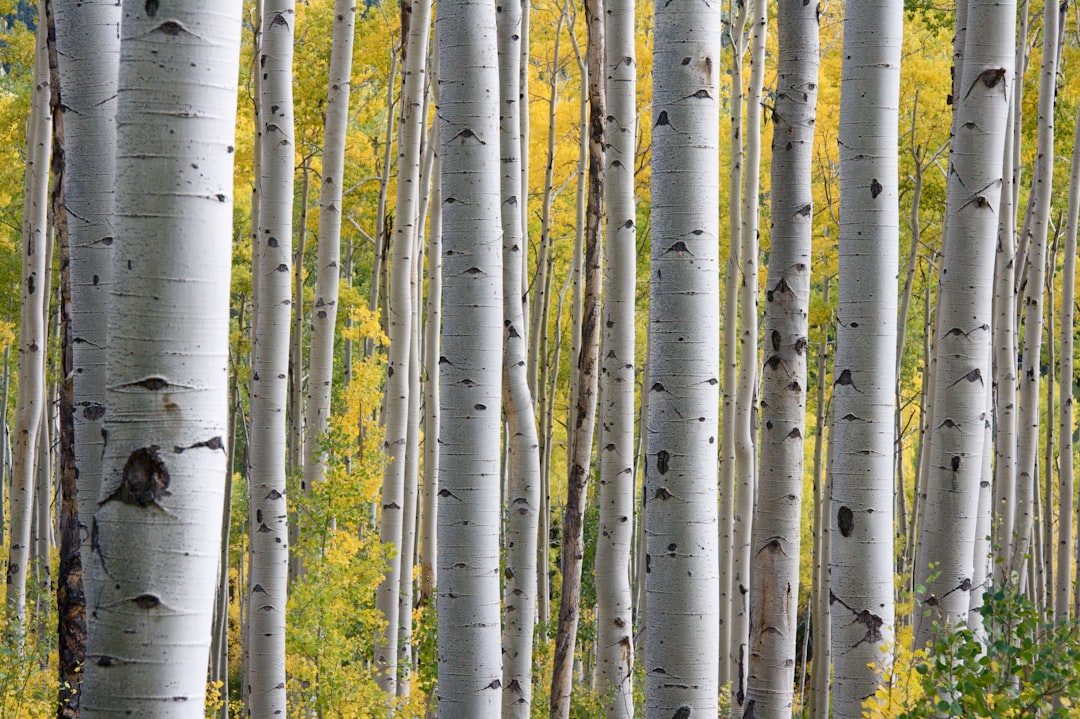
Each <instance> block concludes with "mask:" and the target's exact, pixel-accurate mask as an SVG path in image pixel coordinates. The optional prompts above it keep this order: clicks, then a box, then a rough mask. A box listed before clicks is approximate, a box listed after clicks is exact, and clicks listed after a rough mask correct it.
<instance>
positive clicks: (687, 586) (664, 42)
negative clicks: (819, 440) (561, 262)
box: [644, 2, 752, 719]
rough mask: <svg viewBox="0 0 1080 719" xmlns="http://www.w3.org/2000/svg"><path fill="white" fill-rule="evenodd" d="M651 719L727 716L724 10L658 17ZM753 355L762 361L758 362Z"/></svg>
mask: <svg viewBox="0 0 1080 719" xmlns="http://www.w3.org/2000/svg"><path fill="white" fill-rule="evenodd" d="M655 17H656V41H655V49H654V59H653V63H654V64H653V106H652V110H653V120H652V122H653V168H652V239H651V255H652V260H651V268H650V279H649V298H650V312H649V325H648V331H649V357H648V367H649V380H648V382H649V386H648V387H647V388H646V389H645V391H646V392H647V393H648V395H649V398H648V402H649V409H648V420H647V429H646V432H647V439H646V442H647V449H646V460H645V461H646V473H645V497H644V501H645V522H646V526H645V531H646V535H647V539H646V576H645V591H646V594H647V597H648V598H647V602H648V612H647V614H646V619H645V622H646V627H645V628H646V636H645V667H646V677H645V716H646V717H648V718H649V719H660V718H661V717H662V718H663V719H669V718H670V717H672V716H681V717H689V716H698V715H699V714H700V715H701V716H716V713H717V694H718V691H719V687H718V684H717V675H718V670H719V663H718V659H719V658H718V649H717V644H718V640H719V607H718V600H719V589H720V586H719V583H720V582H719V564H718V551H717V550H718V548H717V506H716V499H717V497H716V481H717V450H718V446H717V441H718V439H719V429H720V428H719V426H718V425H719V422H718V419H719V417H718V411H719V400H720V395H719V389H720V388H719V384H720V382H719V374H720V367H719V358H720V318H719V308H720V302H719V300H720V288H719V235H720V218H719V212H718V203H719V170H720V168H719V157H718V153H717V146H718V145H719V140H720V131H719V112H720V105H719V74H720V66H719V57H718V55H717V54H716V53H718V52H719V49H720V39H721V32H722V30H721V10H720V7H719V5H718V4H708V3H691V4H686V5H682V6H676V5H673V4H671V3H663V2H658V3H657V4H656V7H655ZM747 356H752V355H747Z"/></svg>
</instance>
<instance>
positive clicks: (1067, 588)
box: [1054, 115, 1080, 624]
mask: <svg viewBox="0 0 1080 719" xmlns="http://www.w3.org/2000/svg"><path fill="white" fill-rule="evenodd" d="M1077 117H1078V120H1077V127H1078V128H1080V115H1078V116H1077ZM1078 215H1080V132H1077V133H1076V134H1075V135H1074V137H1073V151H1072V167H1071V171H1070V175H1069V205H1068V210H1067V213H1066V215H1065V265H1064V267H1063V268H1062V272H1061V287H1062V292H1061V357H1060V361H1061V377H1060V378H1059V384H1058V388H1059V391H1060V392H1061V409H1060V411H1061V414H1060V416H1059V418H1058V423H1059V431H1058V434H1059V435H1060V437H1061V448H1060V455H1059V460H1058V461H1059V462H1060V463H1061V465H1060V467H1059V469H1058V472H1059V475H1058V502H1059V503H1060V504H1059V507H1058V522H1059V525H1058V543H1057V586H1056V587H1055V588H1054V619H1055V621H1057V622H1058V623H1059V624H1064V623H1065V622H1066V621H1068V619H1069V613H1070V602H1071V590H1072V564H1073V558H1072V555H1071V552H1072V528H1073V507H1074V504H1075V499H1074V497H1073V492H1074V489H1075V479H1074V474H1073V460H1074V458H1073V437H1072V434H1073V357H1074V354H1073V318H1074V317H1075V311H1074V306H1073V303H1074V302H1075V300H1076V232H1077V221H1078Z"/></svg>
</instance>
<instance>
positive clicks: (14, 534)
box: [7, 0, 52, 627]
mask: <svg viewBox="0 0 1080 719" xmlns="http://www.w3.org/2000/svg"><path fill="white" fill-rule="evenodd" d="M39 5H40V8H41V9H40V10H39V17H41V18H42V19H44V17H45V12H44V7H45V3H44V1H43V0H42V2H40V3H39ZM45 28H46V24H45V23H44V22H41V23H39V24H38V32H37V38H36V40H35V51H34V89H33V91H32V92H33V94H32V97H31V100H30V103H31V104H30V120H29V122H28V124H27V130H26V174H25V182H24V184H23V193H24V194H23V219H22V275H21V280H20V283H19V284H20V287H21V289H22V300H21V310H20V313H19V340H18V349H19V387H18V393H17V395H16V400H15V427H14V431H13V434H14V441H13V443H12V444H13V447H12V458H11V494H10V495H9V497H8V501H9V512H10V514H9V516H10V522H11V524H10V536H9V542H10V543H9V545H8V563H7V616H8V620H9V621H10V622H11V624H12V626H16V627H23V625H24V623H25V622H26V581H27V571H28V569H29V565H30V554H31V546H30V541H31V531H30V525H31V523H32V520H33V510H34V477H35V475H34V468H35V462H36V459H37V444H38V434H39V428H40V425H41V416H42V407H43V406H44V404H45V364H44V362H43V360H42V357H43V356H44V351H45V348H47V346H48V336H47V334H46V332H47V328H46V325H45V316H44V306H43V304H42V301H41V296H42V293H47V292H48V291H49V289H48V287H47V286H46V285H45V276H46V265H45V257H46V254H47V252H46V245H47V243H48V226H47V225H48V219H47V216H48V207H49V156H50V153H51V151H52V118H51V116H50V114H49V94H50V92H51V88H50V84H49V55H48V48H47V46H46V42H45V32H46V30H45Z"/></svg>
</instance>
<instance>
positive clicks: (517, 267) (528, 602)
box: [496, 0, 540, 719]
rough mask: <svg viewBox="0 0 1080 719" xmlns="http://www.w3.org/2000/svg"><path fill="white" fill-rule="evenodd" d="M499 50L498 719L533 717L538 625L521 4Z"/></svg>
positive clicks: (513, 1) (509, 11)
mask: <svg viewBox="0 0 1080 719" xmlns="http://www.w3.org/2000/svg"><path fill="white" fill-rule="evenodd" d="M496 14H497V31H498V42H499V93H500V98H499V99H500V101H499V143H500V153H501V156H502V161H501V163H500V165H499V166H500V186H501V193H502V202H501V210H502V213H501V217H502V251H503V313H504V315H505V317H504V329H503V369H502V376H503V386H502V399H503V407H504V412H505V413H506V431H507V443H506V474H507V494H506V541H505V546H506V566H505V569H504V570H503V575H504V577H505V579H506V581H505V584H504V586H503V601H504V609H503V612H504V621H503V630H504V631H503V679H502V692H503V693H502V715H503V718H504V719H511V718H514V717H516V718H518V719H528V717H529V715H530V712H531V711H532V696H533V687H532V684H533V680H532V661H533V625H534V624H535V622H536V588H537V584H536V558H537V553H536V543H537V528H538V526H539V522H540V445H539V440H538V438H537V434H536V410H535V407H534V405H533V397H532V393H531V392H530V391H529V377H528V354H529V347H528V340H527V337H526V335H527V334H528V328H527V327H526V324H527V320H526V317H525V314H524V311H523V310H524V308H523V305H522V294H521V287H522V269H523V268H522V255H523V254H524V252H525V250H526V247H527V245H526V240H525V233H524V225H523V224H522V223H523V219H524V218H523V216H522V213H521V203H522V202H524V199H525V188H523V186H522V180H523V179H524V178H523V175H522V171H521V162H522V159H523V158H524V156H525V154H524V152H523V151H524V150H527V148H525V147H523V146H522V143H521V137H520V135H519V133H520V132H521V118H520V116H519V114H520V112H521V92H520V86H519V84H520V82H521V77H522V73H521V64H520V63H521V53H522V48H521V35H522V2H521V0H506V1H505V2H499V3H498V4H497V5H496Z"/></svg>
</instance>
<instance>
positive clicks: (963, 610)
mask: <svg viewBox="0 0 1080 719" xmlns="http://www.w3.org/2000/svg"><path fill="white" fill-rule="evenodd" d="M1015 13H1016V8H1015V4H1012V3H1008V2H1005V3H999V2H983V1H982V0H978V1H975V2H971V3H970V5H969V9H968V25H969V26H970V27H978V28H979V32H978V33H970V34H968V36H967V37H968V39H967V44H966V46H965V49H964V75H963V78H962V80H961V82H960V85H959V87H960V88H962V94H961V95H960V96H959V97H958V98H957V110H956V112H957V115H956V121H955V128H956V129H955V134H954V136H953V141H952V153H951V156H950V165H951V166H950V171H949V180H948V199H947V206H946V213H947V215H946V235H945V242H944V258H943V260H942V272H941V283H940V289H939V298H938V310H937V313H938V321H937V327H938V331H937V333H936V334H937V348H936V352H937V368H936V371H935V375H934V380H933V381H934V386H933V393H934V407H933V414H932V419H931V428H932V429H931V431H932V433H933V435H932V440H931V447H930V452H931V456H930V459H929V474H928V475H927V478H926V480H927V482H926V493H927V497H926V515H925V518H924V521H923V523H922V527H921V531H920V535H919V547H920V550H919V557H918V561H917V563H916V566H915V584H916V587H917V588H918V589H919V592H920V594H919V596H918V600H919V603H920V604H921V614H922V616H917V617H916V620H915V645H916V646H917V647H922V646H923V645H925V644H926V642H927V641H928V640H929V639H930V638H931V631H932V620H933V619H939V620H940V621H941V622H942V624H943V625H945V626H950V627H951V626H957V625H959V624H962V623H963V622H965V621H966V619H967V615H968V610H969V608H970V605H971V601H970V593H971V592H972V591H981V588H978V589H977V588H976V587H974V586H973V572H974V566H973V557H974V543H975V532H976V517H977V514H978V495H979V489H980V482H981V481H982V480H983V479H984V477H983V476H982V471H983V462H982V452H983V451H984V449H985V448H984V442H985V423H986V381H987V380H986V378H987V377H988V376H990V366H989V357H990V354H989V352H990V346H991V345H990V342H991V336H990V335H991V332H990V326H991V323H992V322H993V318H992V292H993V284H994V261H995V257H994V252H993V249H992V248H993V247H994V244H993V243H994V242H995V241H996V239H997V237H998V209H997V202H998V200H999V199H1000V193H1001V189H1002V184H1003V183H1002V163H1001V157H1002V153H1003V152H1004V149H1005V134H1006V128H1007V119H1008V112H1009V102H1010V98H1011V93H1012V87H1013V83H1012V77H1013V74H1012V62H1011V57H1012V35H1013V31H1014V28H1015V22H1016V21H1015V17H1016V15H1015Z"/></svg>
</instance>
